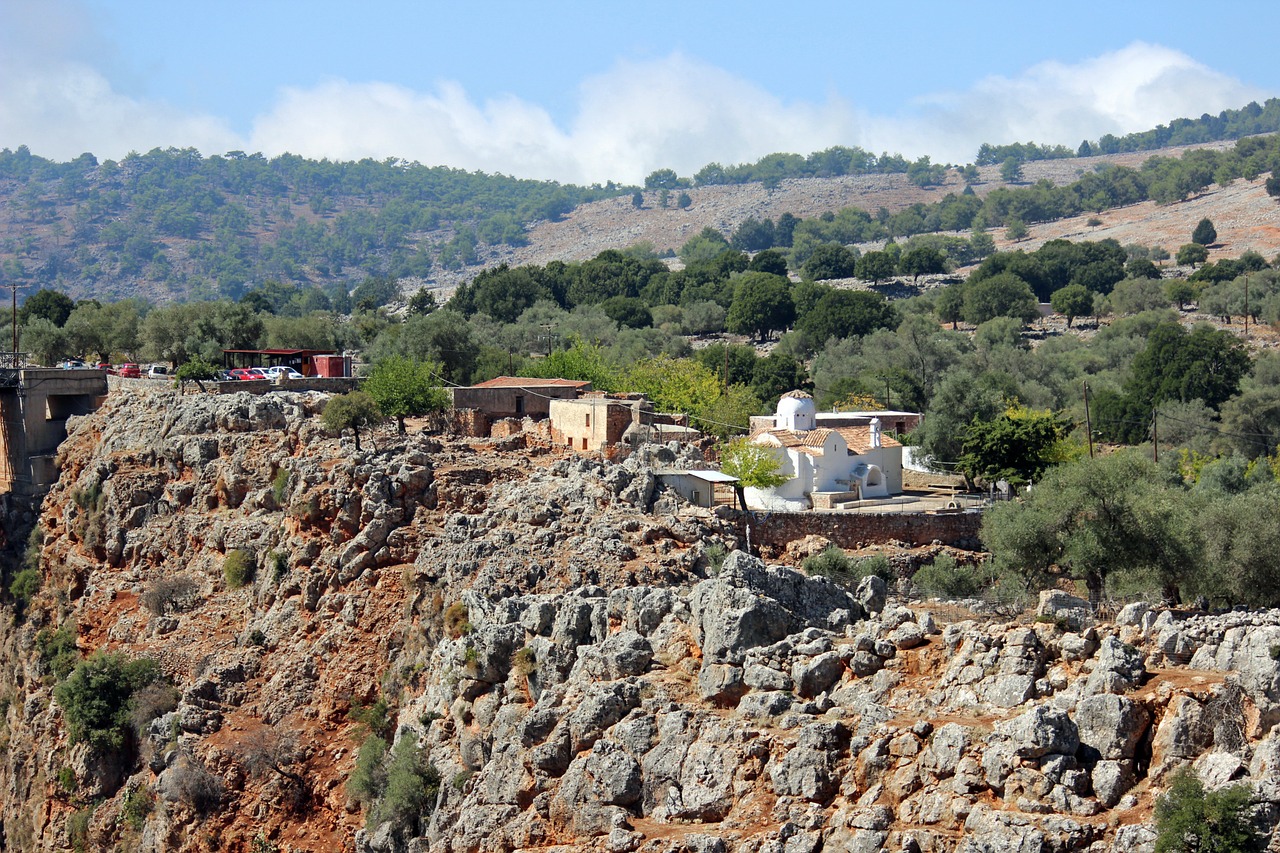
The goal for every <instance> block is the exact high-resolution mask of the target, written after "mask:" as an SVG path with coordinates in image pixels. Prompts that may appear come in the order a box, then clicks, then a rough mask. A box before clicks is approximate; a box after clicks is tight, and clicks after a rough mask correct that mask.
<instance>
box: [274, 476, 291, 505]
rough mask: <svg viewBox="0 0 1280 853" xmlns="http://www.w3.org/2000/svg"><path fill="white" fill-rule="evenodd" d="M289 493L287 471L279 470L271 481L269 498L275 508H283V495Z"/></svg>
mask: <svg viewBox="0 0 1280 853" xmlns="http://www.w3.org/2000/svg"><path fill="white" fill-rule="evenodd" d="M288 493H289V469H288V468H281V469H280V470H278V471H276V476H275V477H274V478H273V479H272V480H271V497H272V499H273V500H274V501H275V504H276V506H284V498H285V495H286V494H288Z"/></svg>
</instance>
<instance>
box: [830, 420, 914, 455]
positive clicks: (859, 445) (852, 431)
mask: <svg viewBox="0 0 1280 853" xmlns="http://www.w3.org/2000/svg"><path fill="white" fill-rule="evenodd" d="M835 432H838V433H840V435H841V436H843V437H844V440H845V442H846V443H847V444H848V445H849V449H850V450H852V451H853V452H854V453H866V452H867V451H868V450H871V449H872V447H871V427H869V426H850V427H836V428H835ZM880 446H881V447H901V446H902V442H900V441H898V440H897V439H895V438H893V437H892V436H890V435H889V434H888V433H886V432H884V431H883V430H881V431H880Z"/></svg>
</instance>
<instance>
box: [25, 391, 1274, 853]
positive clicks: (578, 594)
mask: <svg viewBox="0 0 1280 853" xmlns="http://www.w3.org/2000/svg"><path fill="white" fill-rule="evenodd" d="M321 405H322V400H321V399H320V398H318V397H313V396H307V395H297V394H275V395H271V396H267V397H252V396H249V395H247V394H236V395H228V396H223V397H213V396H187V397H180V396H178V395H177V394H176V393H174V392H170V391H149V392H146V391H143V392H129V391H125V390H121V389H116V390H115V392H114V393H113V394H112V396H111V398H110V400H109V401H108V403H107V405H106V406H105V407H104V408H103V409H102V410H100V411H99V412H97V413H96V414H94V415H91V416H88V417H85V418H79V419H75V420H73V422H72V424H71V437H70V438H69V439H68V441H67V442H66V443H65V444H64V445H63V447H62V450H61V454H60V456H61V463H62V478H61V480H60V482H59V484H58V485H57V486H56V487H55V489H54V490H53V491H52V492H51V493H50V495H49V496H48V497H47V499H46V500H45V501H44V504H43V506H42V508H41V510H40V513H39V524H40V526H39V527H38V528H37V531H38V532H37V534H36V535H35V537H34V538H33V545H32V546H31V548H32V558H33V561H34V558H35V557H36V556H37V555H38V558H39V571H40V575H41V579H42V588H41V589H40V590H39V592H36V593H34V595H33V597H32V598H31V600H30V602H29V604H27V605H26V607H25V608H24V609H23V611H22V612H21V613H20V614H15V617H14V618H12V619H6V620H5V623H4V627H3V629H0V654H2V655H3V657H4V665H3V667H2V668H0V671H2V672H3V676H2V679H3V684H2V686H0V692H2V693H3V696H4V697H5V699H6V700H7V703H6V704H5V711H4V718H3V719H4V729H3V741H4V747H5V749H4V755H3V762H2V764H0V820H2V821H3V845H4V847H5V849H11V850H41V851H44V850H50V851H51V850H63V849H68V848H74V849H83V850H115V849H126V850H140V851H174V850H180V851H196V850H201V851H203V850H227V851H254V852H255V853H260V851H269V850H276V851H302V850H307V851H334V850H349V851H361V853H365V851H368V853H373V851H377V853H392V851H395V852H396V853H400V851H458V852H459V853H460V851H492V850H553V849H554V850H561V851H566V853H568V851H578V850H581V851H596V850H608V851H648V852H649V853H668V851H669V853H675V851H759V852H760V853H763V851H780V852H781V851H787V853H796V852H797V851H805V852H806V853H815V851H863V850H866V851H871V850H878V849H893V850H899V849H901V850H920V851H940V852H941V851H946V853H950V851H966V853H976V851H997V850H1020V851H1022V850H1025V851H1040V850H1044V851H1083V850H1096V851H1104V850H1116V851H1121V850H1123V851H1125V853H1132V851H1142V850H1151V849H1152V842H1153V837H1154V835H1153V831H1152V829H1151V826H1150V820H1151V813H1152V808H1153V802H1154V798H1155V796H1156V794H1157V793H1158V792H1159V791H1161V790H1162V789H1163V788H1164V787H1165V786H1167V784H1168V782H1169V779H1170V775H1171V773H1172V771H1174V770H1175V769H1176V768H1178V767H1181V766H1184V765H1188V764H1190V765H1192V766H1194V767H1195V769H1196V770H1197V772H1199V773H1200V775H1201V776H1202V778H1204V779H1205V780H1206V783H1207V784H1209V785H1211V786H1217V785H1221V784H1225V783H1227V782H1230V781H1244V782H1246V783H1248V784H1250V785H1251V786H1252V787H1253V789H1254V791H1255V793H1256V798H1257V800H1258V802H1259V803H1260V805H1259V807H1258V809H1257V812H1258V817H1259V820H1260V821H1262V822H1264V823H1265V824H1266V825H1267V826H1268V827H1270V826H1274V825H1275V824H1276V823H1277V821H1280V788H1278V787H1277V783H1276V778H1277V775H1276V772H1275V768H1276V767H1277V765H1278V764H1280V738H1277V737H1276V735H1275V734H1274V731H1273V730H1274V728H1275V726H1276V723H1277V722H1280V662H1277V660H1276V659H1275V655H1274V654H1273V649H1275V648H1277V647H1280V613H1259V614H1246V613H1231V614H1225V615H1218V616H1207V615H1203V614H1192V613H1179V612H1173V611H1162V610H1157V609H1151V608H1148V607H1146V606H1145V605H1133V606H1130V607H1128V608H1126V609H1125V610H1124V611H1123V612H1122V613H1120V614H1119V616H1118V619H1117V620H1116V622H1115V623H1099V624H1094V623H1093V622H1092V619H1091V617H1090V615H1089V613H1088V612H1087V610H1086V609H1082V608H1081V606H1080V602H1077V601H1075V600H1072V599H1070V598H1069V597H1065V596H1053V597H1050V599H1048V600H1046V601H1045V602H1043V603H1042V609H1043V612H1044V613H1046V614H1047V615H1046V616H1044V617H1043V618H1041V619H1039V620H1035V619H1033V617H1031V616H1022V617H1019V618H1016V619H1013V620H1011V621H1010V620H1008V619H1007V618H998V617H995V616H991V615H986V616H983V615H979V613H977V612H974V611H971V610H968V609H966V608H963V607H960V606H957V605H955V604H940V603H936V602H934V603H914V604H911V605H910V606H908V605H907V604H906V603H905V602H903V601H901V600H899V599H897V598H894V597H892V596H890V595H888V594H887V593H888V591H887V590H886V589H885V588H884V586H883V585H882V584H881V583H879V582H878V581H873V580H869V581H866V582H864V583H863V584H862V585H861V586H859V587H858V588H857V589H856V590H850V589H846V588H844V587H841V586H839V585H837V584H835V583H833V582H831V581H829V580H827V579H824V578H809V577H805V576H804V575H803V574H802V573H800V572H798V571H796V570H794V569H792V568H789V567H786V566H766V565H764V564H763V563H761V562H760V561H759V560H757V559H756V558H754V557H750V556H748V555H746V554H744V553H741V552H739V551H735V550H733V549H734V548H736V547H737V546H739V545H740V542H739V539H738V534H739V530H738V528H737V526H736V524H735V523H734V522H733V521H732V519H729V518H722V517H719V516H717V515H714V514H712V513H710V512H707V511H704V510H698V509H694V508H691V507H688V506H687V505H683V504H681V503H679V502H678V501H677V500H676V499H674V498H673V497H671V496H670V495H667V494H664V493H662V492H661V491H657V490H656V489H655V481H654V477H653V475H652V473H651V471H650V465H652V464H662V465H672V464H680V463H681V462H682V461H693V460H692V459H691V458H689V457H684V458H683V459H682V457H681V456H679V455H678V454H677V453H676V452H675V451H673V450H672V449H670V448H654V449H652V451H651V452H648V453H639V454H636V455H632V456H631V457H630V458H627V459H625V461H621V462H611V461H605V460H601V459H592V458H587V457H583V456H577V455H564V454H563V452H561V451H557V450H555V449H553V448H550V447H548V446H546V445H545V444H543V443H542V442H541V441H540V440H539V439H538V438H537V437H536V434H535V433H534V432H533V431H526V432H525V433H521V434H517V435H515V436H513V437H511V438H507V439H502V440H496V441H475V440H461V439H453V438H448V437H443V436H431V435H427V434H423V433H414V434H411V435H410V436H408V437H398V436H396V435H394V434H392V433H390V432H386V433H379V434H378V435H376V436H365V437H364V441H363V445H364V447H365V448H366V449H365V450H364V451H357V450H356V449H355V447H354V444H353V443H352V442H351V440H350V439H349V438H344V439H342V440H338V439H335V438H332V437H329V436H327V435H326V434H325V433H324V432H323V431H322V430H321V428H320V426H319V423H318V418H317V417H316V416H315V415H316V413H317V412H318V411H319V409H320V408H321ZM370 439H372V440H370ZM371 445H376V447H371ZM15 524H16V522H15ZM8 532H9V534H10V536H11V537H13V536H14V534H15V533H17V532H18V531H17V530H16V529H15V527H14V524H11V525H10V528H9V530H8ZM726 553H727V554H728V556H727V558H726V557H725V554H726ZM100 650H106V651H110V652H118V653H120V655H121V656H120V657H115V658H113V657H109V656H103V655H100V654H99V655H96V656H94V657H92V658H91V657H90V655H93V654H94V653H95V652H99V651H100ZM146 660H154V661H156V662H157V663H158V667H159V670H160V672H161V673H162V675H163V678H161V679H158V680H154V679H153V677H152V676H153V675H154V674H153V673H152V674H147V672H146V670H147V665H146V664H145V663H139V661H146ZM144 676H145V677H144ZM94 679H96V680H94ZM166 680H167V681H168V682H169V683H171V684H172V685H173V688H174V689H173V690H170V689H168V688H167V687H166V686H165V682H166ZM86 684H88V685H90V686H92V687H93V688H94V690H95V691H96V692H94V691H88V693H86V691H81V690H78V689H77V688H78V687H80V686H82V685H86ZM112 690H114V691H115V692H114V693H113V692H111V691H112ZM87 696H92V697H100V698H101V699H102V700H104V701H103V702H97V703H95V702H91V701H88V699H87V698H86V697H87ZM109 697H114V702H106V701H105V700H107V699H108V698H109ZM104 702H105V704H104ZM95 725H96V726H97V728H94V726H95ZM86 732H87V733H88V734H86ZM112 733H114V734H115V735H116V736H115V737H112V736H111V734H112Z"/></svg>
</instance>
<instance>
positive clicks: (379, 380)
mask: <svg viewBox="0 0 1280 853" xmlns="http://www.w3.org/2000/svg"><path fill="white" fill-rule="evenodd" d="M442 371H443V368H442V367H441V366H440V365H438V364H432V363H430V362H422V361H416V360H414V359H412V358H404V357H403V356H390V357H388V358H385V359H383V360H382V361H380V362H378V363H377V364H375V365H374V367H373V370H372V371H371V372H370V373H369V376H368V378H366V379H365V381H364V384H363V386H362V387H363V389H364V391H365V392H366V393H367V394H368V395H369V396H370V397H372V398H373V401H374V402H375V403H377V404H378V409H379V410H380V411H381V412H382V414H383V415H384V416H386V417H388V418H395V421H396V429H397V430H398V431H399V433H400V435H404V434H405V429H404V419H405V418H410V417H421V416H423V415H427V414H430V413H432V412H440V411H444V410H445V409H447V408H449V405H450V402H451V401H450V397H449V392H448V391H446V390H445V389H444V388H442V387H440V381H439V379H438V378H437V377H439V376H440V374H441V373H442Z"/></svg>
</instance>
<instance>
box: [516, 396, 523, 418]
mask: <svg viewBox="0 0 1280 853" xmlns="http://www.w3.org/2000/svg"><path fill="white" fill-rule="evenodd" d="M516 414H517V415H523V414H524V395H523V394H517V395H516Z"/></svg>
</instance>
